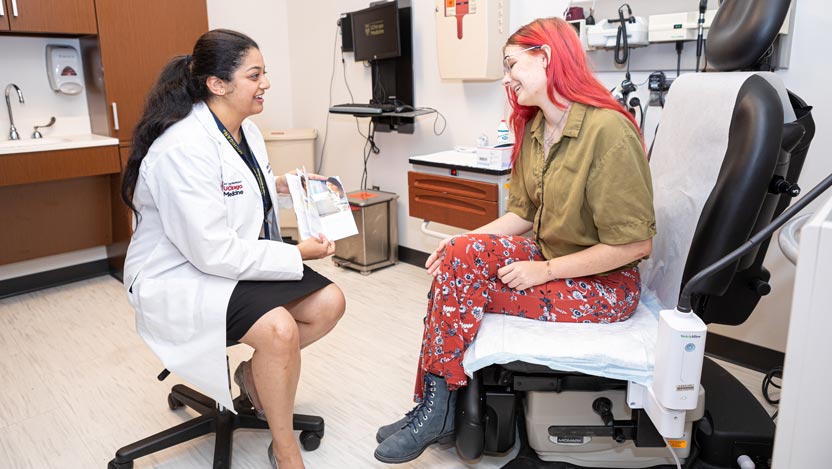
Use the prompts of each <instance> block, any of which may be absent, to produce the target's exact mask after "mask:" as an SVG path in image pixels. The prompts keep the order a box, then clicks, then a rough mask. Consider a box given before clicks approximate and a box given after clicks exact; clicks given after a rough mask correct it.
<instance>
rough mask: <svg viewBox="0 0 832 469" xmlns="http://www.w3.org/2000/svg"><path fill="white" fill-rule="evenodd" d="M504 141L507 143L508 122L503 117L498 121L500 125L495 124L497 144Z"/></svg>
mask: <svg viewBox="0 0 832 469" xmlns="http://www.w3.org/2000/svg"><path fill="white" fill-rule="evenodd" d="M506 143H508V124H507V123H506V120H505V119H503V120H501V121H500V125H498V126H497V145H503V144H506Z"/></svg>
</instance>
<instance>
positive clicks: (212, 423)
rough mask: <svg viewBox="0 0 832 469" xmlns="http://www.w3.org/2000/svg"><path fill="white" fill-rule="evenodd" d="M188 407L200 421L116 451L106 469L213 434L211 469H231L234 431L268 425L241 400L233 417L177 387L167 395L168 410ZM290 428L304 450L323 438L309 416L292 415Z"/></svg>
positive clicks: (318, 421)
mask: <svg viewBox="0 0 832 469" xmlns="http://www.w3.org/2000/svg"><path fill="white" fill-rule="evenodd" d="M182 406H188V407H190V408H191V409H194V410H195V411H197V412H199V413H200V416H199V417H196V418H193V419H191V420H189V421H187V422H183V423H181V424H179V425H177V426H175V427H173V428H169V429H167V430H164V431H161V432H159V433H157V434H155V435H152V436H149V437H147V438H145V439H143V440H140V441H137V442H135V443H133V444H130V445H127V446H125V447H123V448H121V449H119V450H118V451H116V457H115V458H114V459H113V460H112V461H110V463H109V464H108V466H107V467H108V468H109V469H131V468H132V467H133V461H134V460H135V459H138V458H141V457H143V456H147V455H149V454H152V453H156V452H158V451H161V450H163V449H167V448H170V447H172V446H175V445H178V444H180V443H184V442H186V441H190V440H193V439H194V438H198V437H200V436H203V435H207V434H208V433H215V434H216V443H215V444H214V465H213V467H214V469H228V468H230V467H231V450H232V448H233V445H234V440H233V439H232V435H233V433H234V430H237V429H238V428H243V429H264V430H266V429H268V428H269V425H268V424H267V423H266V422H264V421H262V420H260V419H258V418H257V417H256V416H255V414H254V409H253V407H252V405H251V402H249V401H248V400H247V399H245V398H244V397H242V396H240V397H237V398H236V399H234V409H235V410H236V411H237V413H236V414H234V413H233V412H231V411H230V410H228V409H225V408H221V407H218V406H217V403H216V402H215V401H214V400H213V399H211V398H209V397H208V396H205V395H203V394H201V393H199V392H197V391H194V390H193V389H191V388H189V387H187V386H184V385H182V384H177V385H175V386H173V388H172V389H171V391H170V394H168V407H170V409H171V410H175V409H178V408H179V407H182ZM293 427H294V429H295V430H300V431H301V433H300V443H301V446H302V447H303V449H305V450H307V451H314V450H315V449H317V448H318V446H320V444H321V438H323V437H324V420H323V419H322V418H321V417H316V416H312V415H301V414H295V415H294V419H293Z"/></svg>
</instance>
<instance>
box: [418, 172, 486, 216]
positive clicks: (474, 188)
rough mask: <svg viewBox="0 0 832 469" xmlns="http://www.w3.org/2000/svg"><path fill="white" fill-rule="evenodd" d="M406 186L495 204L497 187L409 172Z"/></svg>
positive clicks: (448, 177)
mask: <svg viewBox="0 0 832 469" xmlns="http://www.w3.org/2000/svg"><path fill="white" fill-rule="evenodd" d="M407 186H408V188H409V189H410V190H411V191H412V190H413V189H422V190H426V191H434V192H438V193H444V194H449V195H455V196H460V197H469V198H472V199H477V200H480V201H488V202H495V203H496V202H497V192H498V190H497V185H496V184H493V183H488V182H480V181H472V180H470V179H461V178H455V177H450V176H439V175H435V174H427V173H420V172H416V171H409V172H408V173H407ZM495 218H496V217H495ZM436 221H439V220H436ZM489 221H490V220H489ZM455 226H457V225H455Z"/></svg>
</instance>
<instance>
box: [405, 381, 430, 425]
mask: <svg viewBox="0 0 832 469" xmlns="http://www.w3.org/2000/svg"><path fill="white" fill-rule="evenodd" d="M434 397H436V381H434V380H430V381H429V382H428V388H427V389H426V390H425V397H424V398H422V401H421V402H419V403H418V404H416V407H414V408H413V410H411V411H410V412H408V413H407V414H408V415H406V416H409V417H410V419H409V420H408V421H407V425H406V426H408V427H410V429H411V430H412V431H413V433H419V428H421V427H422V425H423V423H424V422H425V421H427V419H428V414H430V413H431V412H433V398H434Z"/></svg>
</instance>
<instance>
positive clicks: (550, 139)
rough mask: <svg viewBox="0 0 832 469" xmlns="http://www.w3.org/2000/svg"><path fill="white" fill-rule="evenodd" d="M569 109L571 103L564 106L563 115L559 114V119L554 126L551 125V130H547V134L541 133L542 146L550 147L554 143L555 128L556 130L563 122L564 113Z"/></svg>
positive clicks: (567, 112)
mask: <svg viewBox="0 0 832 469" xmlns="http://www.w3.org/2000/svg"><path fill="white" fill-rule="evenodd" d="M570 109H572V103H569V104H568V105H567V106H566V109H564V110H563V115H561V116H560V120H559V121H558V123H557V124H556V125H555V126H554V127H552V130H550V131H549V134H548V135H545V134H544V135H543V146H545V147H546V148H552V145H554V144H555V138H554V137H555V130H557V129H558V127H560V125H561V124H562V123H563V120H564V119H566V115H567V114H569V110H570Z"/></svg>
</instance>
